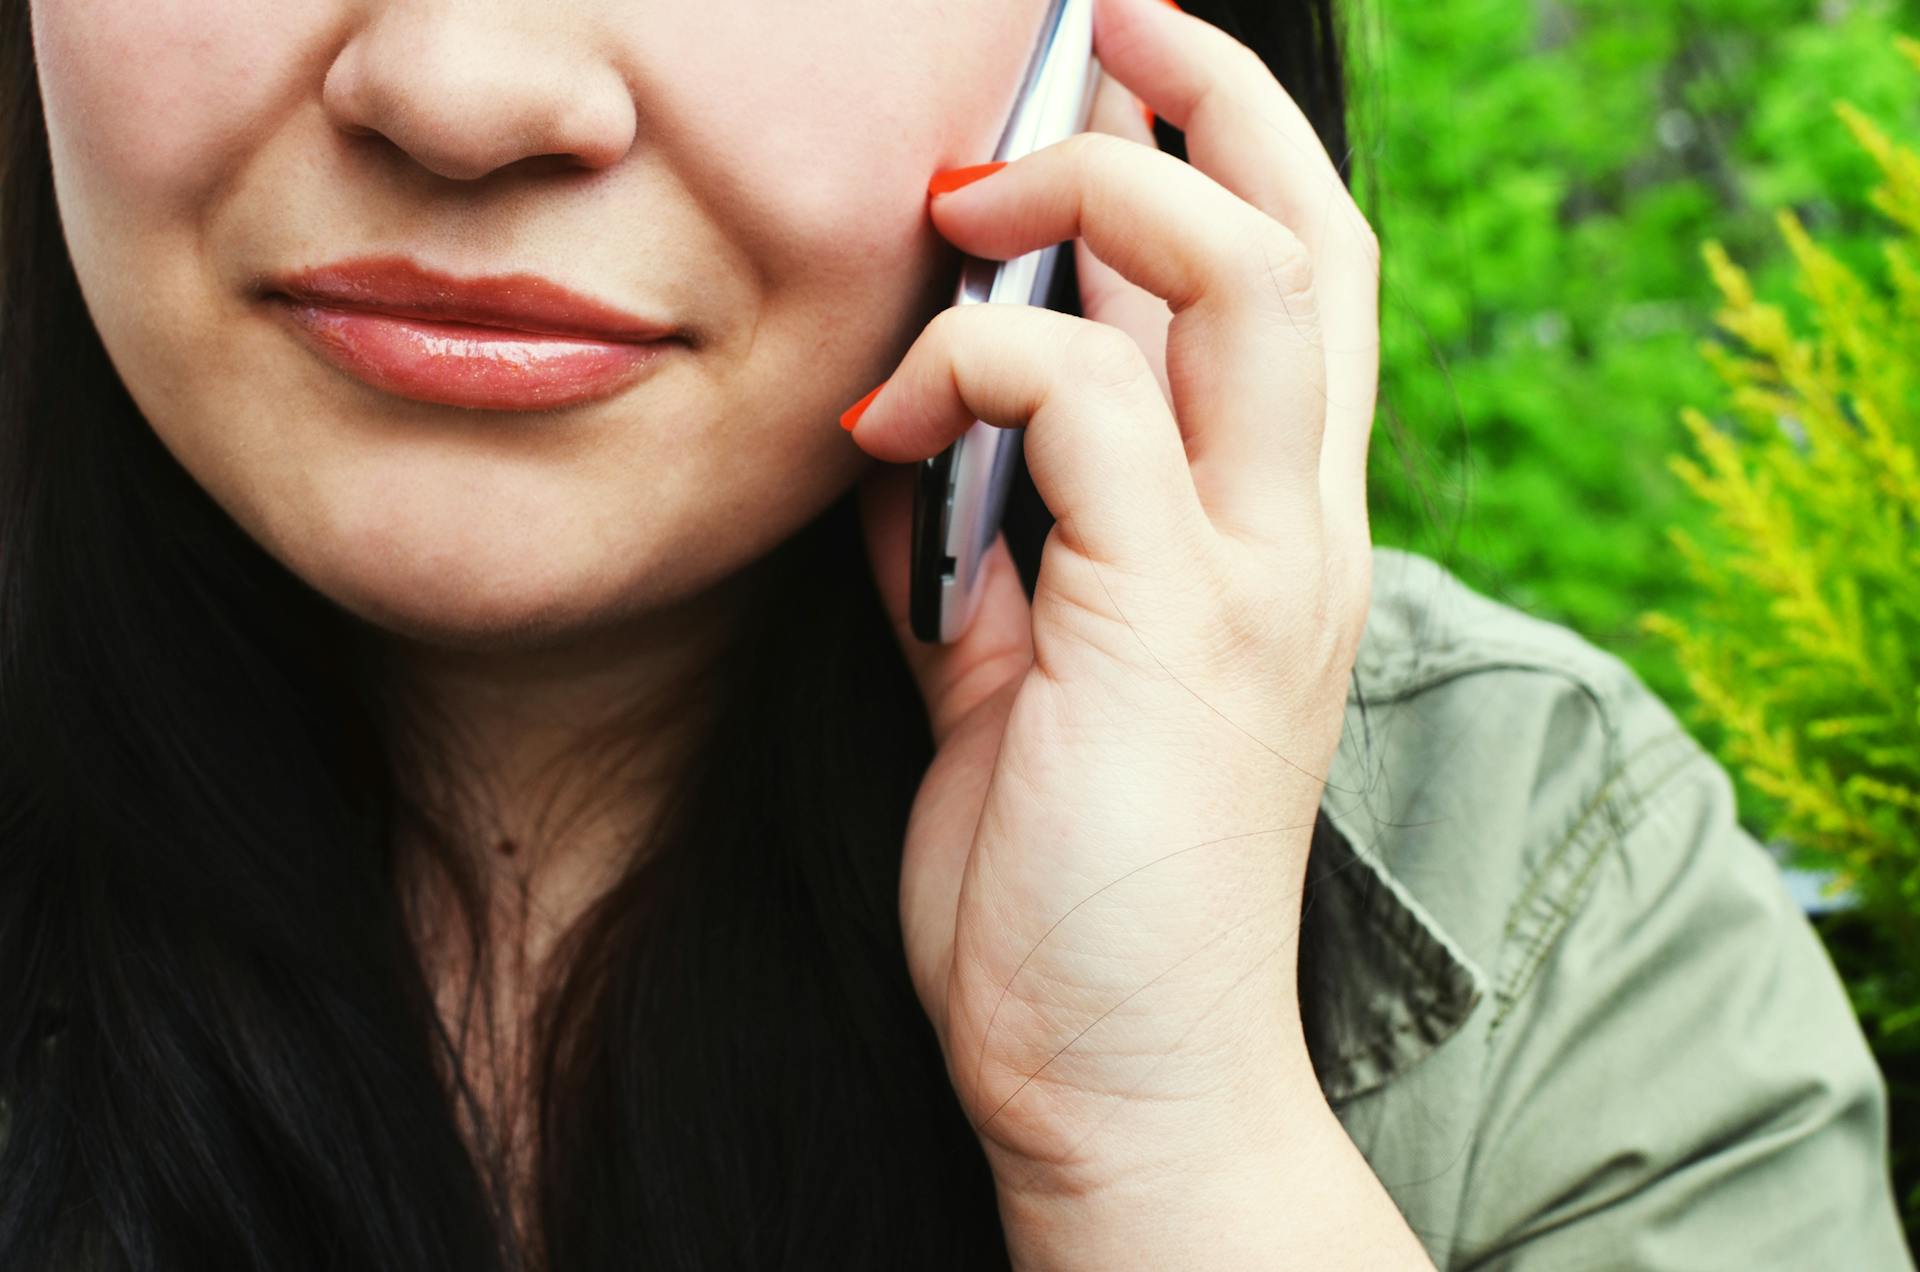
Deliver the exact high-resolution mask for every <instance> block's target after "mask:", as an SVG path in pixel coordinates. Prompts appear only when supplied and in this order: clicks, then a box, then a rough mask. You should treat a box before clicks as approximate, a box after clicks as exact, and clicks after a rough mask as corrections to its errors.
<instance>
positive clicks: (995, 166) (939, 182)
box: [927, 159, 1007, 199]
mask: <svg viewBox="0 0 1920 1272" xmlns="http://www.w3.org/2000/svg"><path fill="white" fill-rule="evenodd" d="M1006 166H1007V164H1006V161H1005V160H1004V159H1003V160H999V161H996V162H994V163H976V164H974V165H973V166H972V167H969V168H949V169H947V171H945V172H936V173H934V174H933V180H931V181H929V182H927V197H928V198H929V199H931V198H932V197H933V196H935V195H936V194H947V193H949V192H951V191H954V190H958V189H959V188H960V187H961V186H963V185H967V184H969V183H971V182H974V181H978V180H979V179H980V178H982V177H990V176H992V175H993V174H994V173H996V172H998V171H1000V169H1002V168H1004V167H1006Z"/></svg>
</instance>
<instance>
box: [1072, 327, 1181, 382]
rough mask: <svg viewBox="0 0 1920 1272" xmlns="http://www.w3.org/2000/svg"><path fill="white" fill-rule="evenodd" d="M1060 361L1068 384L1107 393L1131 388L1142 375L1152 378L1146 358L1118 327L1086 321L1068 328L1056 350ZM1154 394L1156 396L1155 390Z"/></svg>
mask: <svg viewBox="0 0 1920 1272" xmlns="http://www.w3.org/2000/svg"><path fill="white" fill-rule="evenodd" d="M1060 362H1061V370H1062V372H1063V374H1064V375H1065V377H1066V378H1067V379H1068V380H1069V381H1071V382H1072V383H1074V384H1077V385H1093V386H1097V387H1099V388H1101V389H1105V390H1109V391H1119V390H1124V389H1128V388H1131V387H1132V386H1134V385H1136V384H1138V383H1139V381H1140V379H1141V377H1142V376H1151V375H1152V371H1151V369H1150V368H1149V367H1148V366H1147V359H1146V355H1144V354H1143V353H1141V352H1140V346H1139V345H1137V344H1135V343H1134V342H1133V337H1132V336H1129V335H1128V334H1127V333H1126V332H1124V331H1122V330H1120V329H1119V328H1118V327H1114V326H1110V325H1108V324H1107V323H1103V322H1093V321H1090V320H1089V321H1082V322H1076V323H1074V324H1073V325H1072V329H1071V330H1070V331H1069V332H1068V335H1067V340H1066V343H1065V344H1064V345H1063V346H1062V347H1061V350H1060ZM1154 391H1155V392H1156V393H1158V392H1159V389H1158V388H1157V387H1156V388H1155V390H1154Z"/></svg>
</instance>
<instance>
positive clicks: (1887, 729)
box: [1641, 37, 1920, 1232]
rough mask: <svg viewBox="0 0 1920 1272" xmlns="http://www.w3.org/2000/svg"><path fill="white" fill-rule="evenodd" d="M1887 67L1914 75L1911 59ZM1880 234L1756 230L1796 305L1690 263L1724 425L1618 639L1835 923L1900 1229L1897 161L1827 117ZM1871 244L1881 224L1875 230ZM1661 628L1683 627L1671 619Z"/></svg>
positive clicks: (1909, 875) (1907, 1173)
mask: <svg viewBox="0 0 1920 1272" xmlns="http://www.w3.org/2000/svg"><path fill="white" fill-rule="evenodd" d="M1894 44H1895V46H1896V47H1897V48H1898V49H1899V51H1900V52H1901V53H1902V54H1903V55H1904V56H1905V57H1906V58H1907V59H1908V60H1909V62H1911V63H1912V64H1913V66H1914V68H1915V69H1920V42H1916V41H1914V40H1911V39H1907V38H1905V37H1896V39H1895V40H1894ZM1834 109H1835V110H1836V111H1837V112H1838V114H1839V116H1840V118H1841V120H1842V121H1843V122H1844V124H1845V126H1846V128H1847V130H1849V131H1850V132H1851V133H1852V135H1853V137H1854V139H1855V140H1856V142H1857V143H1858V145H1859V147H1860V148H1861V149H1862V150H1863V151H1864V153H1865V154H1866V155H1868V156H1870V157H1871V159H1872V162H1873V163H1874V165H1875V167H1876V168H1877V170H1878V173H1879V179H1880V184H1879V185H1878V186H1877V187H1876V188H1875V189H1874V191H1873V193H1872V196H1871V203H1872V206H1873V207H1874V208H1875V209H1877V210H1878V211H1879V212H1880V213H1881V214H1882V215H1883V216H1884V217H1885V218H1886V220H1885V221H1883V222H1882V223H1881V224H1882V227H1883V229H1882V232H1881V233H1880V234H1879V235H1878V236H1877V238H1878V242H1877V244H1876V246H1877V247H1878V249H1879V250H1878V260H1877V261H1871V262H1869V263H1868V264H1869V266H1870V267H1856V266H1855V265H1851V264H1848V263H1847V262H1846V261H1844V260H1843V259H1842V258H1841V257H1840V255H1838V254H1837V253H1836V252H1834V251H1832V250H1829V249H1828V248H1827V247H1825V246H1822V245H1821V244H1820V243H1819V242H1817V241H1816V240H1815V239H1814V237H1813V236H1811V235H1810V234H1809V233H1808V231H1807V229H1806V228H1805V227H1804V225H1803V223H1802V221H1801V219H1800V218H1799V217H1798V216H1796V215H1795V214H1794V213H1793V212H1792V211H1791V210H1782V211H1781V212H1780V213H1779V214H1778V217H1777V225H1778V228H1779V232H1780V235H1781V237H1782V239H1783V240H1784V241H1785V244H1786V246H1787V248H1788V251H1789V252H1790V254H1791V259H1792V261H1793V264H1794V279H1795V282H1796V284H1797V287H1798V290H1799V292H1800V294H1801V296H1802V297H1803V298H1804V301H1805V304H1806V317H1804V318H1799V319H1796V317H1794V316H1793V315H1790V314H1789V313H1788V312H1787V311H1786V310H1785V309H1784V308H1783V307H1782V306H1780V305H1776V304H1770V303H1766V302H1764V301H1762V300H1761V299H1759V298H1758V297H1757V296H1756V294H1755V290H1754V287H1753V286H1752V284H1751V282H1750V281H1749V279H1748V276H1747V274H1746V273H1745V272H1744V271H1743V270H1742V269H1741V268H1740V267H1739V266H1737V265H1735V264H1734V262H1733V260H1732V259H1731V258H1730V256H1729V255H1728V253H1727V252H1726V251H1725V249H1724V248H1723V247H1722V245H1721V244H1720V243H1719V242H1717V241H1713V240H1709V241H1708V242H1707V244H1706V247H1705V249H1704V255H1705V258H1706V261H1707V264H1708V267H1709V272H1710V274H1711V276H1712V278H1713V281H1714V283H1715V285H1716V286H1717V288H1718V291H1719V293H1720V296H1721V298H1722V302H1723V303H1722V306H1721V308H1720V309H1719V311H1718V313H1717V314H1716V315H1715V321H1716V323H1717V325H1718V327H1719V328H1720V330H1721V332H1722V333H1724V335H1723V337H1722V339H1720V340H1718V341H1712V340H1710V341H1706V342H1703V343H1702V344H1701V346H1700V347H1701V349H1702V351H1703V353H1704V354H1705V357H1706V361H1707V363H1708V364H1710V365H1711V366H1712V368H1713V369H1714V371H1715V372H1716V374H1717V376H1718V378H1719V380H1720V381H1721V383H1722V385H1723V387H1724V395H1725V400H1726V405H1727V408H1728V410H1727V412H1726V418H1725V419H1723V420H1715V419H1709V418H1708V417H1707V416H1706V415H1705V414H1703V413H1702V412H1700V411H1698V410H1695V409H1692V408H1687V409H1685V410H1684V411H1682V413H1681V419H1682V422H1683V424H1684V426H1685V427H1686V429H1687V431H1688V433H1690V434H1691V436H1692V439H1693V444H1694V454H1693V455H1692V456H1683V455H1676V456H1673V457H1671V458H1670V460H1669V464H1670V467H1671V468H1672V470H1673V471H1674V472H1675V473H1676V474H1678V475H1679V477H1680V478H1681V480H1682V481H1683V482H1684V484H1685V485H1686V486H1687V487H1688V488H1690V489H1691V490H1692V491H1693V492H1694V494H1695V495H1697V496H1698V498H1699V500H1700V501H1701V503H1702V505H1704V507H1705V509H1706V510H1707V511H1708V513H1709V516H1710V522H1711V525H1710V527H1709V528H1707V529H1705V530H1702V531H1700V532H1699V533H1697V534H1696V533H1695V532H1694V531H1693V530H1691V529H1688V528H1684V527H1675V528H1673V529H1671V530H1670V531H1669V536H1668V537H1669V539H1670V541H1671V542H1672V543H1673V545H1674V546H1675V548H1676V549H1677V550H1678V553H1679V555H1680V558H1681V559H1682V560H1683V561H1684V563H1685V567H1686V574H1687V576H1688V577H1689V578H1690V579H1691V581H1692V583H1693V584H1694V591H1693V593H1692V595H1691V596H1690V597H1689V598H1687V599H1686V600H1685V601H1684V602H1683V604H1680V605H1674V606H1671V607H1670V608H1669V610H1663V611H1655V612H1651V613H1649V614H1647V615H1646V616H1645V617H1644V618H1643V619H1642V620H1641V626H1642V628H1643V630H1644V631H1646V632H1647V633H1650V634H1652V635H1654V636H1656V637H1658V638H1660V639H1662V640H1663V641H1664V642H1665V643H1667V644H1668V645H1669V646H1670V647H1671V650H1672V652H1673V654H1674V656H1675V657H1676V658H1677V661H1678V664H1679V667H1680V669H1681V671H1682V673H1683V674H1684V677H1685V680H1686V683H1687V686H1688V689H1689V690H1690V692H1691V694H1692V697H1693V699H1694V706H1693V707H1692V709H1691V712H1690V714H1691V715H1692V716H1693V717H1694V719H1695V722H1696V723H1697V724H1699V725H1700V726H1701V731H1702V735H1703V737H1706V738H1709V739H1710V740H1711V742H1712V744H1713V745H1714V746H1715V749H1716V750H1717V751H1718V752H1719V753H1720V755H1721V756H1722V758H1723V759H1724V760H1725V761H1726V762H1727V765H1728V767H1729V769H1730V770H1732V771H1733V773H1734V775H1735V778H1736V781H1737V782H1738V784H1739V786H1740V789H1741V796H1742V804H1743V805H1744V806H1745V807H1746V808H1747V809H1748V810H1750V811H1751V812H1752V813H1753V814H1754V816H1755V818H1756V819H1757V821H1758V822H1759V823H1760V824H1763V825H1766V826H1768V827H1770V828H1772V829H1773V830H1774V831H1775V832H1776V833H1777V834H1778V835H1780V836H1781V837H1782V838H1783V839H1784V840H1785V841H1787V842H1788V843H1790V844H1791V845H1793V851H1794V852H1795V853H1796V854H1797V856H1798V858H1799V861H1800V863H1801V864H1803V865H1806V866H1809V867H1811V868H1814V869H1817V870H1820V871H1823V872H1827V873H1830V874H1832V875H1833V877H1834V879H1835V887H1836V888H1837V889H1843V890H1844V891H1845V892H1847V893H1848V894H1849V895H1850V897H1851V898H1852V900H1853V902H1854V905H1853V908H1852V910H1851V912H1850V914H1848V915H1847V916H1845V917H1844V918H1843V919H1841V920H1838V921H1837V923H1836V926H1835V928H1834V930H1833V932H1832V933H1830V934H1829V945H1830V948H1832V949H1833V950H1834V952H1835V957H1836V960H1837V961H1839V962H1840V964H1841V967H1842V970H1843V973H1844V974H1845V975H1846V978H1847V980H1848V984H1849V989H1850V992H1851V993H1852V995H1853V998H1854V1004H1855V1007H1856V1009H1857V1010H1858V1011H1859V1013H1860V1016H1861V1020H1862V1022H1863V1024H1864V1025H1865V1026H1866V1028H1867V1031H1868V1034H1869V1037H1870V1038H1871V1040H1872V1041H1873V1043H1874V1046H1875V1049H1876V1051H1877V1052H1878V1053H1879V1055H1880V1057H1881V1063H1882V1066H1883V1068H1884V1069H1885V1070H1886V1072H1887V1074H1888V1078H1889V1083H1890V1086H1891V1087H1892V1089H1893V1094H1894V1100H1895V1111H1894V1116H1895V1125H1896V1128H1897V1129H1896V1134H1895V1170H1896V1176H1897V1178H1898V1180H1899V1186H1900V1188H1901V1191H1902V1193H1903V1196H1904V1198H1905V1205H1906V1211H1907V1217H1908V1225H1909V1232H1912V1231H1914V1230H1915V1226H1916V1221H1920V1163H1916V1161H1915V1159H1914V1158H1915V1149H1914V1146H1913V1145H1912V1143H1911V1140H1912V1138H1913V1135H1912V1128H1913V1127H1914V1126H1915V1124H1916V1117H1915V1110H1916V1108H1917V1107H1920V1105H1917V1104H1916V1100H1917V1099H1920V1093H1917V1092H1916V1089H1915V1077H1916V1060H1917V1059H1920V154H1916V153H1915V151H1914V150H1913V149H1911V148H1909V147H1908V146H1906V145H1903V144H1900V143H1898V142H1896V141H1894V140H1892V139H1891V138H1890V137H1889V136H1888V135H1887V134H1886V133H1885V132H1884V131H1883V130H1882V129H1881V128H1880V127H1879V126H1878V125H1876V124H1875V123H1873V122H1872V121H1871V120H1870V119H1869V118H1868V116H1867V115H1865V114H1864V113H1862V112H1861V111H1860V110H1858V109H1857V108H1855V107H1854V106H1853V105H1852V104H1850V103H1848V102H1846V101H1842V102H1839V103H1838V104H1837V105H1836V106H1835V107H1834ZM1887 222H1890V223H1891V224H1890V225H1888V224H1887ZM1682 609H1684V611H1685V612H1684V614H1681V613H1679V612H1678V611H1680V610H1682Z"/></svg>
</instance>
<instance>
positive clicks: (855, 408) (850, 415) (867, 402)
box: [840, 380, 887, 433]
mask: <svg viewBox="0 0 1920 1272" xmlns="http://www.w3.org/2000/svg"><path fill="white" fill-rule="evenodd" d="M886 387H887V382H886V381H885V380H882V381H880V383H878V384H876V385H874V387H873V391H872V392H871V393H868V394H867V396H865V397H863V398H861V399H860V400H859V401H858V402H855V403H854V404H853V405H852V406H850V407H848V408H847V409H846V410H845V411H843V412H841V415H840V427H841V428H844V429H846V430H847V431H848V432H849V433H851V432H852V431H853V426H854V425H855V424H858V423H859V422H860V417H861V416H862V415H865V414H866V413H867V408H868V407H869V406H872V405H873V399H874V398H876V397H878V396H880V390H881V389H884V388H886Z"/></svg>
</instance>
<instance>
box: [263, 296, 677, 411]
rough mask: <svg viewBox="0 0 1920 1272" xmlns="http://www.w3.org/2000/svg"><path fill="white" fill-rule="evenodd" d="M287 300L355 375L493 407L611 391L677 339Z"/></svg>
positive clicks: (300, 323)
mask: <svg viewBox="0 0 1920 1272" xmlns="http://www.w3.org/2000/svg"><path fill="white" fill-rule="evenodd" d="M279 303H281V304H282V306H283V307H284V308H285V309H286V311H287V313H288V314H289V315H290V316H291V317H292V318H293V321H294V324H295V326H296V327H297V328H298V329H299V330H300V332H301V333H302V334H303V335H305V336H306V338H307V341H308V343H309V344H311V345H312V347H313V349H314V350H315V352H317V353H319V354H320V356H321V357H323V358H325V359H326V360H327V361H328V362H331V363H332V364H333V365H334V366H336V367H338V368H339V369H340V370H342V371H345V372H346V373H347V374H348V375H351V376H353V377H354V378H356V379H358V380H361V381H364V382H365V383H367V384H370V385H372V386H373V387H374V388H376V389H383V390H385V391H386V392H388V393H393V394H396V395H398V396H400V397H404V398H412V399H413V400H415V401H418V402H434V403H438V404H440V405H443V406H464V407H471V408H474V409H477V410H484V411H543V410H551V409H553V408H555V407H562V406H573V405H576V404H578V403H581V402H591V401H595V400H597V399H600V398H605V397H609V396H611V395H613V394H615V393H618V392H619V391H620V390H621V389H624V388H626V387H627V386H628V385H629V384H632V383H633V382H634V381H635V380H637V379H638V378H639V377H640V376H641V375H643V374H645V373H646V371H647V369H648V368H649V367H651V366H652V365H653V364H654V363H655V362H657V361H659V359H660V356H661V355H662V354H663V353H665V352H666V349H667V347H668V346H669V345H670V344H672V343H674V342H673V340H672V339H671V338H667V339H661V340H649V341H645V342H640V343H629V342H624V341H614V340H595V339H593V338H592V337H590V336H549V335H541V334H539V333H537V332H531V331H514V330H510V329H508V328H504V327H479V326H473V325H471V324H468V323H458V322H437V321H433V320H429V319H425V318H399V317H395V316H394V315H392V314H382V313H374V312H372V311H371V310H364V309H334V308H331V307H329V306H325V305H312V304H307V303H305V302H303V301H294V300H287V299H285V298H282V299H281V300H280V302H279Z"/></svg>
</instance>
